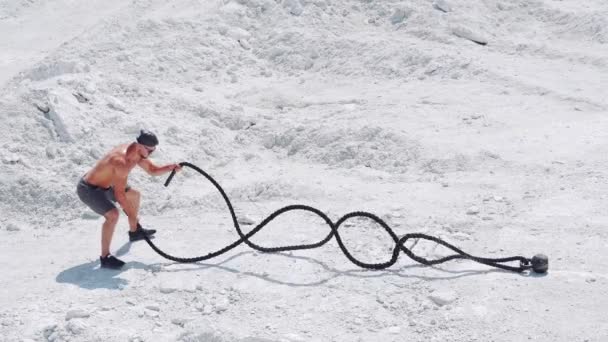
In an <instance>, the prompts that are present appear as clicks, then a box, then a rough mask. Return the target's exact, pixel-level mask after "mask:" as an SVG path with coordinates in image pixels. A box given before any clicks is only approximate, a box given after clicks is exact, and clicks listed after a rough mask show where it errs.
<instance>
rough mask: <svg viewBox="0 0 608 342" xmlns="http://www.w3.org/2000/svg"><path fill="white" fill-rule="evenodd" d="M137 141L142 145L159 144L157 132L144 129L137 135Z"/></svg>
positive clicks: (151, 145) (152, 145)
mask: <svg viewBox="0 0 608 342" xmlns="http://www.w3.org/2000/svg"><path fill="white" fill-rule="evenodd" d="M137 142H138V143H139V144H142V145H146V146H150V147H154V146H156V145H158V138H157V137H156V134H154V133H152V132H150V131H148V130H145V129H142V130H141V131H140V132H139V136H138V137H137Z"/></svg>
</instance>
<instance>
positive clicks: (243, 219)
mask: <svg viewBox="0 0 608 342" xmlns="http://www.w3.org/2000/svg"><path fill="white" fill-rule="evenodd" d="M238 222H239V223H240V224H244V225H252V224H254V223H255V221H254V220H252V219H251V218H250V217H248V216H241V217H239V218H238Z"/></svg>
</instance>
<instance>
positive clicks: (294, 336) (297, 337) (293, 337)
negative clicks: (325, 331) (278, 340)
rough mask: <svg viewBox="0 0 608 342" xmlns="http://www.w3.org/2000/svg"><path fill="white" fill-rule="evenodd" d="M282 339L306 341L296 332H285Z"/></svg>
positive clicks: (292, 341)
mask: <svg viewBox="0 0 608 342" xmlns="http://www.w3.org/2000/svg"><path fill="white" fill-rule="evenodd" d="M284 339H285V341H288V342H305V341H308V340H307V339H306V338H304V337H302V336H300V335H298V334H293V333H291V334H286V335H285V336H284Z"/></svg>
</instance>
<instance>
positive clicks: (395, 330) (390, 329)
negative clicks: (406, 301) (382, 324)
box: [388, 327, 401, 335]
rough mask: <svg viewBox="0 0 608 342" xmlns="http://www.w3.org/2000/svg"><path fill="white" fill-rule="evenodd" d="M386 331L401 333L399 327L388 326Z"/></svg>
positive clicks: (394, 333)
mask: <svg viewBox="0 0 608 342" xmlns="http://www.w3.org/2000/svg"><path fill="white" fill-rule="evenodd" d="M388 332H389V333H390V334H393V335H399V334H400V333H401V328H400V327H390V328H388Z"/></svg>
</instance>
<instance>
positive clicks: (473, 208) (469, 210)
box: [467, 205, 479, 215]
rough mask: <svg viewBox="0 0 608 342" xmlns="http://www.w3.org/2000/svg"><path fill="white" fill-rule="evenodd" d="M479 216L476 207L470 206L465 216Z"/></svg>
mask: <svg viewBox="0 0 608 342" xmlns="http://www.w3.org/2000/svg"><path fill="white" fill-rule="evenodd" d="M477 214H479V208H478V207H477V206H475V205H474V206H471V207H470V208H469V209H467V215H477Z"/></svg>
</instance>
